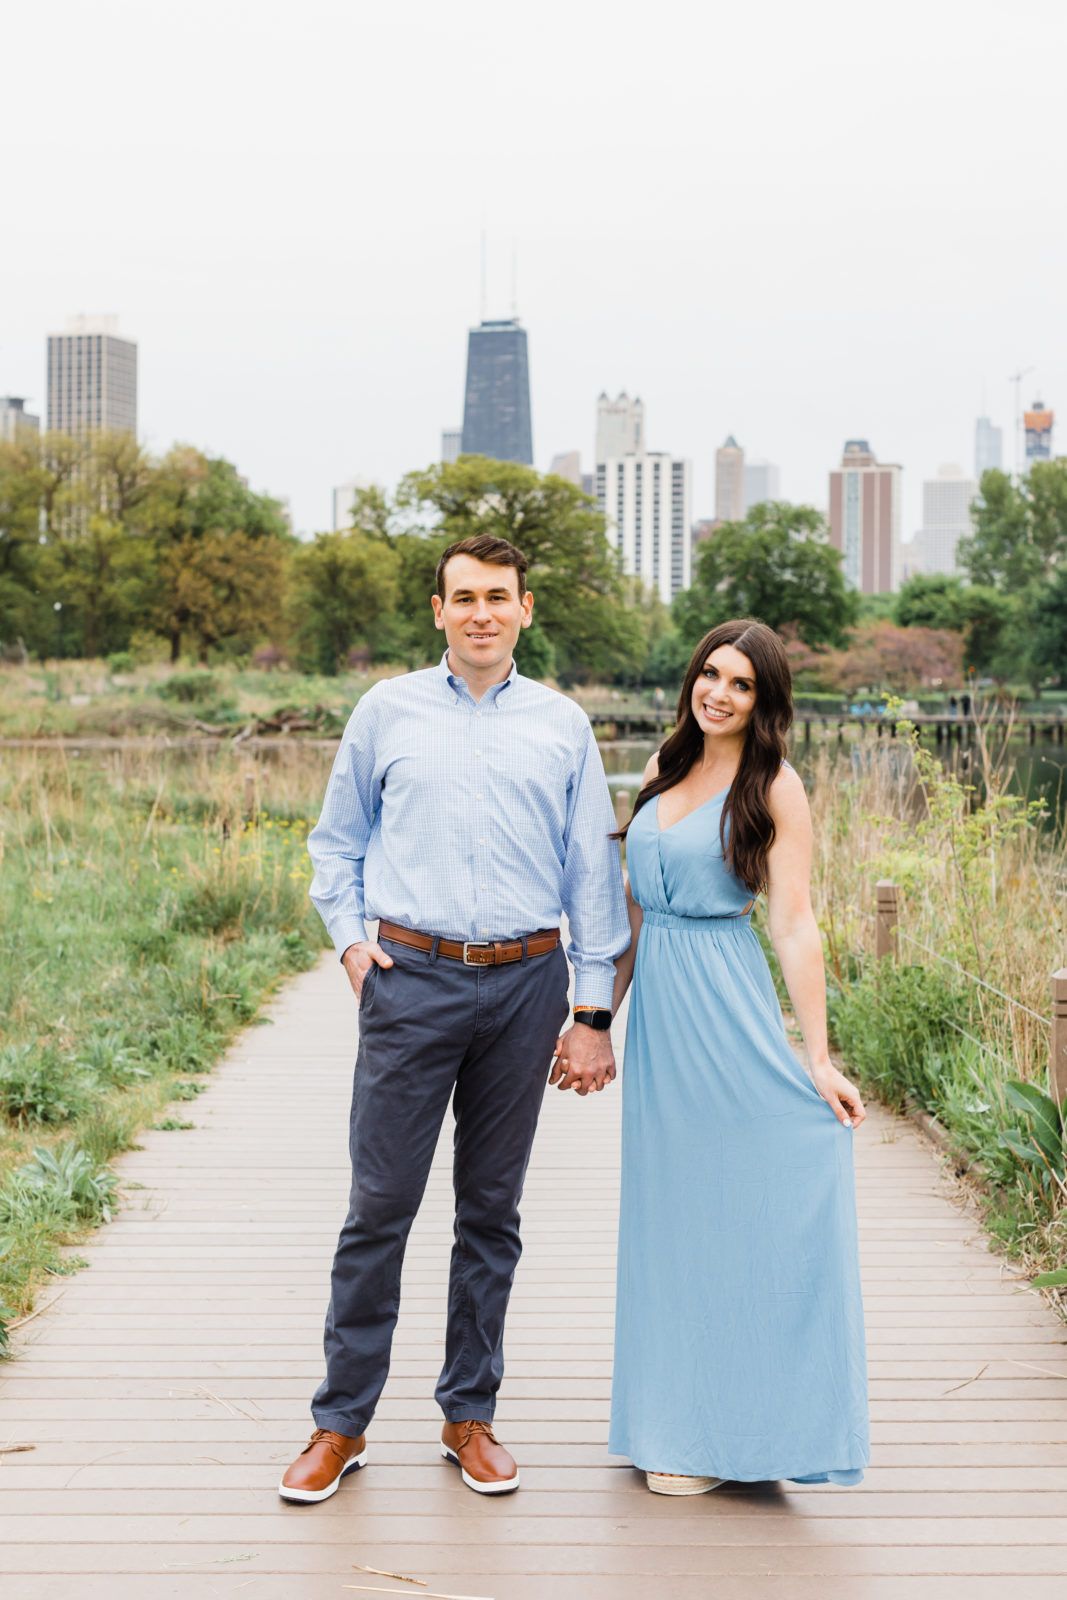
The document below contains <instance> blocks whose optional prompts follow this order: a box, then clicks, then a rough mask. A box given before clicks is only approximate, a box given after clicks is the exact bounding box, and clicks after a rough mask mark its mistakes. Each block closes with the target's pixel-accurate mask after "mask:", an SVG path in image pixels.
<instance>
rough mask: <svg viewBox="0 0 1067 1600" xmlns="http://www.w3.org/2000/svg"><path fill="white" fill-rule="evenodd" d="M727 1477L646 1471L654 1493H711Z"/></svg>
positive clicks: (647, 1481)
mask: <svg viewBox="0 0 1067 1600" xmlns="http://www.w3.org/2000/svg"><path fill="white" fill-rule="evenodd" d="M726 1481H727V1480H726V1479H725V1478H682V1477H676V1476H674V1475H673V1474H671V1473H669V1472H646V1473H645V1482H646V1483H647V1484H648V1487H649V1488H650V1489H651V1490H652V1493H653V1494H710V1493H711V1491H712V1489H718V1488H720V1487H721V1485H722V1484H724V1483H725V1482H726Z"/></svg>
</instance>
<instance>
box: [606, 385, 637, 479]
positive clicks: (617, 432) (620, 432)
mask: <svg viewBox="0 0 1067 1600" xmlns="http://www.w3.org/2000/svg"><path fill="white" fill-rule="evenodd" d="M644 448H645V407H644V402H643V401H641V400H639V399H634V400H631V399H630V396H629V395H628V394H627V393H626V391H625V389H624V390H623V392H622V394H620V395H619V396H618V397H617V398H616V399H614V400H609V399H608V397H607V395H606V394H603V393H602V394H601V395H600V397H599V399H598V400H597V403H596V457H595V462H594V465H596V466H599V465H600V463H601V462H602V461H610V460H613V459H614V458H615V457H617V456H628V455H634V454H636V452H637V451H639V450H643V449H644Z"/></svg>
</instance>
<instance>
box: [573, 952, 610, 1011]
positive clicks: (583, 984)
mask: <svg viewBox="0 0 1067 1600" xmlns="http://www.w3.org/2000/svg"><path fill="white" fill-rule="evenodd" d="M614 988H615V964H614V962H611V963H608V964H604V963H602V962H599V961H597V962H594V963H593V964H592V965H590V966H588V967H583V968H582V970H581V972H576V973H575V975H574V1004H575V1005H576V1006H595V1007H596V1009H597V1010H598V1011H610V1010H611V994H612V990H613V989H614Z"/></svg>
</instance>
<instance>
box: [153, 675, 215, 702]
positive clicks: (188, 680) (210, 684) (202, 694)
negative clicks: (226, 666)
mask: <svg viewBox="0 0 1067 1600" xmlns="http://www.w3.org/2000/svg"><path fill="white" fill-rule="evenodd" d="M218 688H219V679H218V675H217V674H216V673H214V672H206V671H200V672H172V673H171V675H170V677H169V678H165V679H164V680H163V682H162V683H161V684H160V686H159V694H160V697H161V698H162V699H163V700H179V701H181V702H182V703H183V704H184V705H196V704H199V703H202V702H204V701H207V700H213V699H215V697H216V695H217V693H218Z"/></svg>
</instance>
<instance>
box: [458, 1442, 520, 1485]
mask: <svg viewBox="0 0 1067 1600" xmlns="http://www.w3.org/2000/svg"><path fill="white" fill-rule="evenodd" d="M441 1454H442V1456H444V1458H445V1460H446V1461H451V1463H452V1465H453V1466H454V1467H458V1468H459V1470H460V1472H461V1473H462V1474H463V1482H464V1483H465V1484H466V1485H467V1488H468V1489H473V1490H474V1492H475V1494H511V1493H512V1492H513V1491H514V1490H515V1489H517V1488H518V1487H519V1474H518V1473H517V1472H516V1474H515V1476H514V1477H513V1478H501V1480H500V1481H499V1483H479V1481H478V1479H477V1478H472V1477H471V1475H470V1473H469V1472H468V1471H467V1470H466V1468H465V1467H464V1465H463V1463H462V1461H460V1459H459V1457H458V1456H457V1455H456V1454H455V1452H454V1451H453V1450H450V1449H449V1448H448V1446H447V1444H443V1445H442V1446H441Z"/></svg>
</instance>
